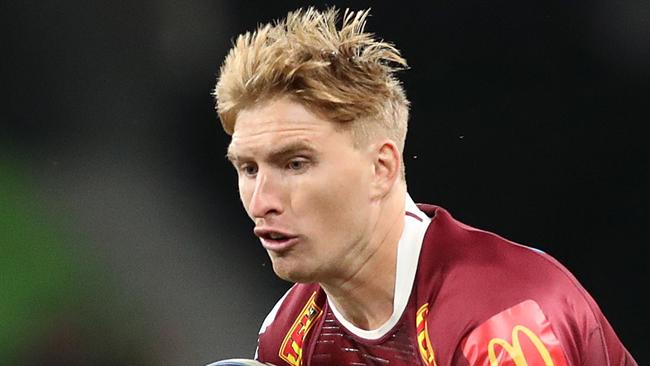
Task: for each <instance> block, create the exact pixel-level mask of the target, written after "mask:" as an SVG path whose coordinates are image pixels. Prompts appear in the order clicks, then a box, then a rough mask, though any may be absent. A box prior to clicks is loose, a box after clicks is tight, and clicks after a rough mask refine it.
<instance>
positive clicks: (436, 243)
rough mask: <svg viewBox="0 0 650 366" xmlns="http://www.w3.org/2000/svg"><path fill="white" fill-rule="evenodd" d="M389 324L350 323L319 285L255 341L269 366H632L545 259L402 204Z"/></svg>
mask: <svg viewBox="0 0 650 366" xmlns="http://www.w3.org/2000/svg"><path fill="white" fill-rule="evenodd" d="M404 220H405V225H404V232H403V233H402V237H401V239H400V241H399V244H398V251H397V268H396V279H395V298H394V303H393V314H392V316H391V317H390V319H389V320H388V321H387V322H386V323H385V324H383V325H382V326H381V327H379V328H378V329H374V330H363V329H359V328H357V327H355V326H354V324H352V323H350V322H348V321H347V320H346V319H345V318H344V317H343V316H342V315H341V313H340V312H339V311H338V310H337V309H336V307H335V306H334V305H333V304H332V303H330V302H329V301H328V300H327V294H326V293H325V291H324V290H323V289H322V288H321V287H320V286H319V285H318V284H296V285H294V286H293V287H292V288H291V289H290V290H289V291H288V292H287V294H286V295H285V296H284V297H283V298H282V299H281V300H280V301H279V302H278V304H277V305H276V306H275V308H274V309H273V310H272V311H271V313H270V314H269V316H268V317H267V319H266V320H265V322H264V324H263V325H262V329H261V330H260V336H259V344H258V351H257V355H256V358H257V359H258V360H260V361H263V362H269V363H272V364H274V365H277V366H299V365H305V366H307V365H311V366H348V365H349V366H362V365H368V366H370V365H382V366H385V365H388V366H402V365H423V366H433V365H435V366H443V365H485V366H496V365H503V366H505V365H508V366H510V365H512V366H550V365H554V366H567V365H592V366H606V365H636V362H635V361H634V360H633V359H632V357H631V356H630V354H629V353H628V352H627V350H626V349H625V347H624V346H623V345H622V344H621V342H620V341H619V340H618V338H617V336H616V334H615V333H614V331H613V330H612V328H611V326H610V325H609V323H608V322H607V320H606V319H605V317H604V316H603V314H602V313H601V311H600V309H599V308H598V306H597V305H596V303H595V302H594V300H593V299H592V298H591V297H590V296H589V294H588V293H587V292H586V291H585V289H584V288H582V286H580V284H579V283H578V281H577V280H576V279H575V278H574V277H573V276H572V275H571V273H569V271H568V270H567V269H565V268H564V267H563V266H562V265H560V264H559V263H558V262H557V261H556V260H554V259H553V258H551V257H550V256H548V255H546V254H544V253H542V252H540V251H538V250H535V249H531V248H528V247H525V246H522V245H519V244H515V243H512V242H510V241H507V240H505V239H503V238H501V237H499V236H497V235H495V234H492V233H489V232H486V231H482V230H478V229H475V228H472V227H470V226H467V225H464V224H462V223H460V222H458V221H456V220H455V219H453V218H452V217H451V215H450V214H449V213H448V212H447V211H445V210H444V209H442V208H440V207H436V206H430V205H420V206H419V207H417V206H416V205H415V204H414V203H413V201H411V199H410V198H407V203H406V216H405V218H404Z"/></svg>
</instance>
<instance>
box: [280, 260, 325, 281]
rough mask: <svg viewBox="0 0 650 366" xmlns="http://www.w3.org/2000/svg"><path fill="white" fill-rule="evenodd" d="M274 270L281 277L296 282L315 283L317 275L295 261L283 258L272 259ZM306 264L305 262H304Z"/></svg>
mask: <svg viewBox="0 0 650 366" xmlns="http://www.w3.org/2000/svg"><path fill="white" fill-rule="evenodd" d="M272 262H273V271H274V272H275V274H276V276H278V277H280V278H281V279H283V280H285V281H289V282H294V283H313V282H316V276H315V275H314V273H313V272H312V271H308V270H307V269H306V268H304V266H296V265H295V264H294V263H287V261H285V260H283V259H278V258H275V259H272ZM303 264H304V263H303Z"/></svg>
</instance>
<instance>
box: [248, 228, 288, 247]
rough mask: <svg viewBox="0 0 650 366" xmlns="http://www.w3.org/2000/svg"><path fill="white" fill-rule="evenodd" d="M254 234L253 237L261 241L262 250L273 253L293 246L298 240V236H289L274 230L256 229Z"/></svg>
mask: <svg viewBox="0 0 650 366" xmlns="http://www.w3.org/2000/svg"><path fill="white" fill-rule="evenodd" d="M254 232H255V235H257V236H258V237H259V238H260V239H261V241H262V245H263V246H264V248H266V249H267V250H273V251H282V250H286V249H288V248H289V247H291V246H293V245H294V244H295V243H296V242H297V239H298V236H296V235H291V234H288V233H284V232H281V231H275V230H268V229H258V228H256V229H255V230H254Z"/></svg>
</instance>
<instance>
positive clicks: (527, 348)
mask: <svg viewBox="0 0 650 366" xmlns="http://www.w3.org/2000/svg"><path fill="white" fill-rule="evenodd" d="M462 348H463V353H464V354H465V357H466V358H467V360H468V361H469V363H470V364H471V365H474V366H479V365H480V366H506V365H507V366H566V365H567V362H566V358H565V357H564V351H563V350H562V346H561V344H560V342H559V341H558V339H557V337H556V336H555V334H554V333H553V330H552V329H551V324H550V322H549V321H548V320H547V318H546V316H545V315H544V313H543V312H542V309H541V308H540V307H539V305H538V304H537V303H536V302H535V301H533V300H526V301H523V302H521V303H519V304H517V305H515V306H513V307H511V308H509V309H506V310H504V311H502V312H500V313H499V314H497V315H494V316H493V317H491V318H490V319H488V320H487V321H486V322H484V323H483V324H481V325H479V326H478V327H476V328H475V329H474V330H473V331H472V332H471V333H470V334H469V335H468V336H467V337H466V338H465V339H464V340H463V342H462Z"/></svg>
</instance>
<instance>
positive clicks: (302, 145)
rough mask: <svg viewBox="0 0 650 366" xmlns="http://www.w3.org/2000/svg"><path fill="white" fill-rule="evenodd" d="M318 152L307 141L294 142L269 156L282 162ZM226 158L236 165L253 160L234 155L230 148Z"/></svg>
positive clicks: (270, 158)
mask: <svg viewBox="0 0 650 366" xmlns="http://www.w3.org/2000/svg"><path fill="white" fill-rule="evenodd" d="M314 151H316V149H315V147H314V146H313V145H312V144H310V143H309V142H307V141H303V140H300V141H293V142H290V143H288V144H285V145H280V146H278V147H276V148H274V149H273V150H271V152H270V153H269V154H268V157H269V158H268V159H269V160H270V161H280V160H284V159H286V158H287V157H288V156H291V155H294V154H296V153H298V152H314ZM226 158H227V159H228V160H230V162H232V163H234V162H236V161H239V160H249V159H250V160H252V159H251V158H248V157H246V156H240V155H237V154H236V153H234V152H233V151H232V150H231V149H230V147H228V153H227V154H226Z"/></svg>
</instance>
